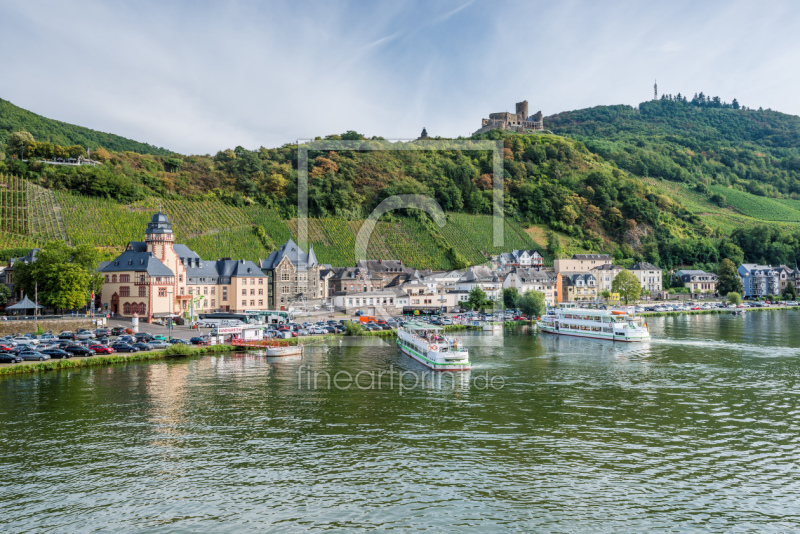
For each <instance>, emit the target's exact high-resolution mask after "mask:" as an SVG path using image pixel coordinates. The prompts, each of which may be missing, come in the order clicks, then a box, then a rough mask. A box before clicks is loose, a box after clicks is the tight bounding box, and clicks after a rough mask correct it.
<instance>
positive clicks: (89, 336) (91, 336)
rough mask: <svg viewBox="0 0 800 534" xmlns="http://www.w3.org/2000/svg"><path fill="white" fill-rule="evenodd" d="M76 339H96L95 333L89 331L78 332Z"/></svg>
mask: <svg viewBox="0 0 800 534" xmlns="http://www.w3.org/2000/svg"><path fill="white" fill-rule="evenodd" d="M75 339H94V333H93V332H91V331H89V330H78V332H77V333H76V334H75Z"/></svg>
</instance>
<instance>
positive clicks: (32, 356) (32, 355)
mask: <svg viewBox="0 0 800 534" xmlns="http://www.w3.org/2000/svg"><path fill="white" fill-rule="evenodd" d="M18 356H19V357H20V358H22V359H23V360H24V361H26V362H35V361H40V362H43V361H45V360H49V359H50V356H48V355H47V354H42V353H41V352H36V351H34V350H24V351H22V352H20V353H19V354H18Z"/></svg>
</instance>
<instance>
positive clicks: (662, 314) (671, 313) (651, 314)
mask: <svg viewBox="0 0 800 534" xmlns="http://www.w3.org/2000/svg"><path fill="white" fill-rule="evenodd" d="M798 308H800V306H783V307H780V308H742V309H744V310H746V313H750V312H754V311H785V310H796V309H798ZM732 311H733V310H728V309H726V310H720V309H716V310H688V311H667V312H641V313H637V314H636V315H639V316H647V317H678V316H680V315H713V314H718V313H731V312H732Z"/></svg>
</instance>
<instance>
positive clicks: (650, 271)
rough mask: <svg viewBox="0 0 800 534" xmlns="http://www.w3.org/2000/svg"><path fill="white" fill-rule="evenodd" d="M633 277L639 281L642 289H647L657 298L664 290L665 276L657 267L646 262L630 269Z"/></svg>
mask: <svg viewBox="0 0 800 534" xmlns="http://www.w3.org/2000/svg"><path fill="white" fill-rule="evenodd" d="M630 271H631V272H632V273H633V275H634V276H635V277H636V278H637V279H638V280H639V285H641V286H642V289H646V290H648V291H649V292H650V294H651V295H652V296H653V297H655V296H656V295H659V294H660V293H661V291H662V290H663V289H664V285H663V281H664V280H663V278H664V275H663V273H662V272H661V269H659V268H658V267H657V266H655V265H653V264H652V263H648V262H646V261H642V262H639V263H635V264H634V265H633V267H632V268H631V269H630Z"/></svg>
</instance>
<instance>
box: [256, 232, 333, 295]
mask: <svg viewBox="0 0 800 534" xmlns="http://www.w3.org/2000/svg"><path fill="white" fill-rule="evenodd" d="M259 267H260V268H261V270H262V271H263V272H264V273H265V274H266V275H267V277H268V278H269V279H270V280H271V287H270V289H271V291H270V293H271V295H272V297H271V300H270V305H271V306H272V308H273V309H275V310H287V309H289V308H290V307H298V308H299V307H303V306H305V305H308V304H309V302H318V301H319V300H320V298H321V297H320V295H324V293H325V292H324V290H321V288H320V284H321V283H322V280H321V278H320V271H321V270H323V267H322V266H321V265H320V264H319V262H318V261H317V256H316V255H315V254H314V247H311V248H310V249H309V251H308V254H306V252H305V251H303V250H302V249H301V248H300V247H299V246H298V245H297V243H295V242H294V240H292V239H289V240H288V241H287V242H286V243H285V244H284V245H282V246H281V248H279V249H278V250H276V251H273V252H272V253H271V254H270V255H269V256H268V257H267V259H265V260H261V262H260V264H259ZM326 269H327V268H326Z"/></svg>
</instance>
